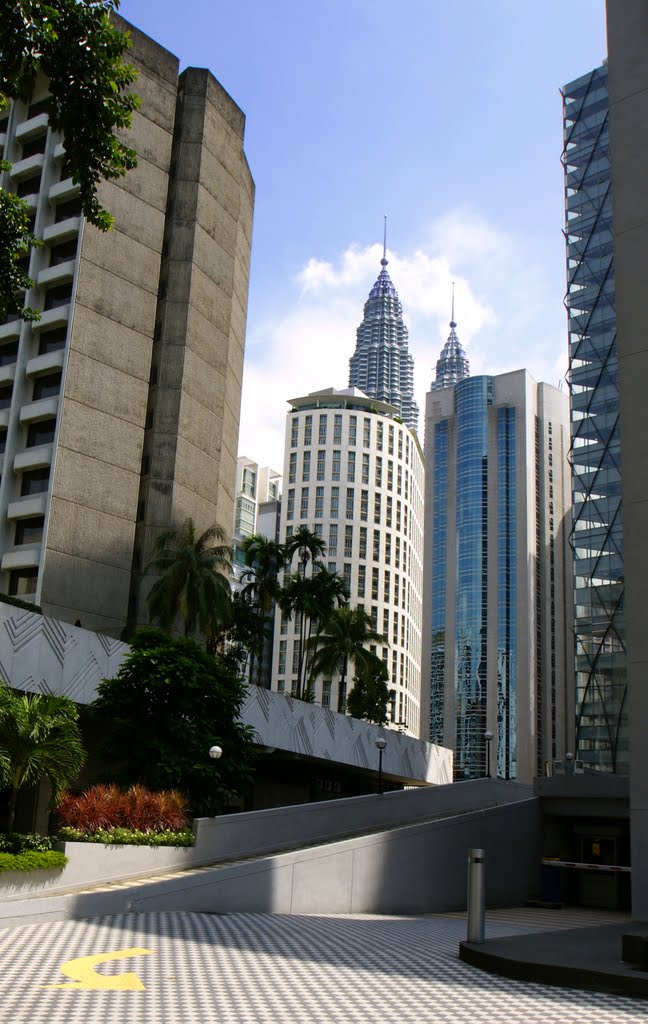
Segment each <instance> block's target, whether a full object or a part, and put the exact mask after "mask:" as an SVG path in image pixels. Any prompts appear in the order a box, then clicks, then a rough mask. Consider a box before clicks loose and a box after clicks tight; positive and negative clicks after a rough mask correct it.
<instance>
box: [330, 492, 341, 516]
mask: <svg viewBox="0 0 648 1024" xmlns="http://www.w3.org/2000/svg"><path fill="white" fill-rule="evenodd" d="M339 514H340V488H339V487H331V512H330V516H331V519H337V517H338V516H339Z"/></svg>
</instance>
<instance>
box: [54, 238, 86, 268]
mask: <svg viewBox="0 0 648 1024" xmlns="http://www.w3.org/2000/svg"><path fill="white" fill-rule="evenodd" d="M78 241H79V240H78V238H68V240H67V241H66V242H59V244H58V245H53V246H52V247H51V248H50V267H58V266H59V264H60V263H69V262H70V260H75V259H76V254H77V245H78Z"/></svg>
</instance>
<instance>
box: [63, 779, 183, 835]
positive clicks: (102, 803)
mask: <svg viewBox="0 0 648 1024" xmlns="http://www.w3.org/2000/svg"><path fill="white" fill-rule="evenodd" d="M57 814H58V817H59V819H60V821H61V824H62V825H64V826H69V827H70V828H73V829H76V830H77V831H79V832H82V833H90V832H94V833H96V832H100V831H110V830H111V829H115V828H126V829H130V830H134V831H136V832H152V831H155V832H163V831H165V830H171V831H174V832H177V831H179V830H181V829H183V828H185V827H186V825H187V822H188V813H187V801H186V799H185V797H184V796H183V795H182V794H181V793H178V792H177V790H163V791H162V792H159V793H154V792H152V791H151V790H149V789H146V788H145V787H144V786H131V787H130V789H128V790H126V792H125V793H124V792H122V790H121V789H119V787H118V786H114V785H110V786H105V785H99V786H93V787H92V788H91V789H88V790H86V792H85V793H81V794H79V795H75V794H72V793H65V794H64V795H63V798H62V799H61V801H60V803H59V805H58V807H57Z"/></svg>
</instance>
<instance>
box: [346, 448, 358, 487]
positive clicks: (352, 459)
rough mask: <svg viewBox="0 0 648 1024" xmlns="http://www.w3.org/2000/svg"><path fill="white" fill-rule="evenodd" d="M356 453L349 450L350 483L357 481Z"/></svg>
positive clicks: (348, 469)
mask: <svg viewBox="0 0 648 1024" xmlns="http://www.w3.org/2000/svg"><path fill="white" fill-rule="evenodd" d="M355 465H356V453H355V452H349V454H348V457H347V480H348V481H349V483H350V484H352V483H354V482H355Z"/></svg>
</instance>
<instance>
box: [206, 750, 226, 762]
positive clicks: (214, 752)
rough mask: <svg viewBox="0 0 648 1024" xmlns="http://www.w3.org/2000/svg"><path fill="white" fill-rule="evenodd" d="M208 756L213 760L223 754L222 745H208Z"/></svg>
mask: <svg viewBox="0 0 648 1024" xmlns="http://www.w3.org/2000/svg"><path fill="white" fill-rule="evenodd" d="M209 756H210V757H211V758H213V760H214V761H218V759H219V757H222V756H223V748H222V747H210V748H209Z"/></svg>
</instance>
